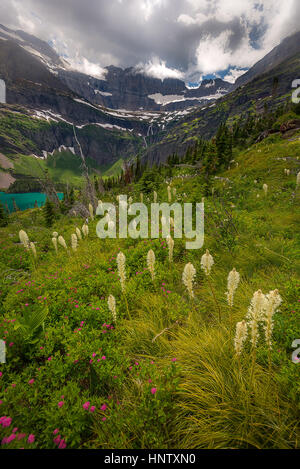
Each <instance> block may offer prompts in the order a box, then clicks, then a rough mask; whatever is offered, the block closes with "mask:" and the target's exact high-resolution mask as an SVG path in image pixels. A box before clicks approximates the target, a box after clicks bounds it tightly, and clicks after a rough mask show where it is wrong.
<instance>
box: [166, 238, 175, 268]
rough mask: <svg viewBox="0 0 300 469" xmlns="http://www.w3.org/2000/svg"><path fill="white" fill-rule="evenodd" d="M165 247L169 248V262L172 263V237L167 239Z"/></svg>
mask: <svg viewBox="0 0 300 469" xmlns="http://www.w3.org/2000/svg"><path fill="white" fill-rule="evenodd" d="M167 245H168V248H169V261H170V262H173V251H174V239H173V238H172V236H168V237H167Z"/></svg>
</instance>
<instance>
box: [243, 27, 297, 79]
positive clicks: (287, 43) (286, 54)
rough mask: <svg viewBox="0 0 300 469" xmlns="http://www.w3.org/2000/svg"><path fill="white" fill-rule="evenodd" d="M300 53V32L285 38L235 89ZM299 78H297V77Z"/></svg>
mask: <svg viewBox="0 0 300 469" xmlns="http://www.w3.org/2000/svg"><path fill="white" fill-rule="evenodd" d="M299 53H300V31H298V32H297V33H295V34H292V35H291V36H289V37H287V38H285V39H284V40H283V41H282V42H281V43H280V44H279V45H278V46H276V47H275V48H274V49H273V50H271V52H269V54H267V55H266V56H265V57H263V58H262V59H261V60H260V61H259V62H257V63H256V64H255V65H254V66H253V67H252V68H250V69H249V70H248V72H246V73H245V74H244V75H242V76H241V77H239V78H238V79H237V80H236V82H235V85H234V86H235V88H237V87H239V86H242V85H244V84H246V83H249V81H251V80H253V78H255V77H257V76H259V75H261V74H263V73H266V72H269V71H271V70H272V69H274V68H275V67H277V66H278V65H279V64H280V63H281V62H284V61H285V60H286V59H288V58H290V57H293V56H294V55H296V54H299ZM295 78H297V77H295Z"/></svg>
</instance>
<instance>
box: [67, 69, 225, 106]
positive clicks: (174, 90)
mask: <svg viewBox="0 0 300 469" xmlns="http://www.w3.org/2000/svg"><path fill="white" fill-rule="evenodd" d="M106 70H107V73H106V76H105V79H102V80H99V79H96V78H93V77H87V76H86V75H84V74H82V73H78V72H74V71H69V70H63V69H60V70H59V71H58V75H59V77H60V79H61V80H62V81H63V82H64V83H65V84H66V85H67V86H68V87H69V88H70V89H71V90H73V91H74V92H76V93H77V94H80V95H82V96H84V97H85V98H86V99H88V100H89V101H90V102H92V103H94V104H100V105H102V106H105V107H107V108H111V109H127V110H132V111H137V110H146V111H149V110H151V111H165V112H166V111H176V110H181V109H186V108H189V107H193V106H196V105H199V104H200V103H201V104H203V103H205V102H207V101H208V100H213V99H218V98H219V97H221V96H224V95H225V94H226V93H228V92H229V91H230V90H231V89H232V85H231V84H230V83H227V82H225V81H223V80H221V79H219V78H218V79H216V80H204V81H203V82H202V83H201V86H199V88H196V89H188V88H187V87H186V86H185V83H184V82H183V81H181V80H176V79H165V80H159V79H157V78H151V77H148V76H146V75H144V74H142V73H140V72H138V71H137V70H135V69H134V68H128V69H126V70H122V69H121V68H118V67H107V69H106Z"/></svg>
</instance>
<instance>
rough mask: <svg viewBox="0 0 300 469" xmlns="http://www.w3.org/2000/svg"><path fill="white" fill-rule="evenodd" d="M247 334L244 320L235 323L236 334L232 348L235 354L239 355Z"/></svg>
mask: <svg viewBox="0 0 300 469" xmlns="http://www.w3.org/2000/svg"><path fill="white" fill-rule="evenodd" d="M247 335H248V326H247V323H246V321H242V322H238V323H237V325H236V334H235V338H234V349H235V353H236V354H237V356H240V355H241V353H242V350H243V347H244V343H245V341H246V339H247Z"/></svg>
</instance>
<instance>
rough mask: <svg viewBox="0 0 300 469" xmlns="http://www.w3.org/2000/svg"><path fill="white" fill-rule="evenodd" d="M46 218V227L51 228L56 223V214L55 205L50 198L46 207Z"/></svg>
mask: <svg viewBox="0 0 300 469" xmlns="http://www.w3.org/2000/svg"><path fill="white" fill-rule="evenodd" d="M44 218H45V222H46V226H47V227H48V228H50V227H51V226H52V225H53V222H54V218H55V212H54V208H53V204H52V203H51V202H50V200H49V199H48V198H47V200H46V203H45V205H44Z"/></svg>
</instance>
